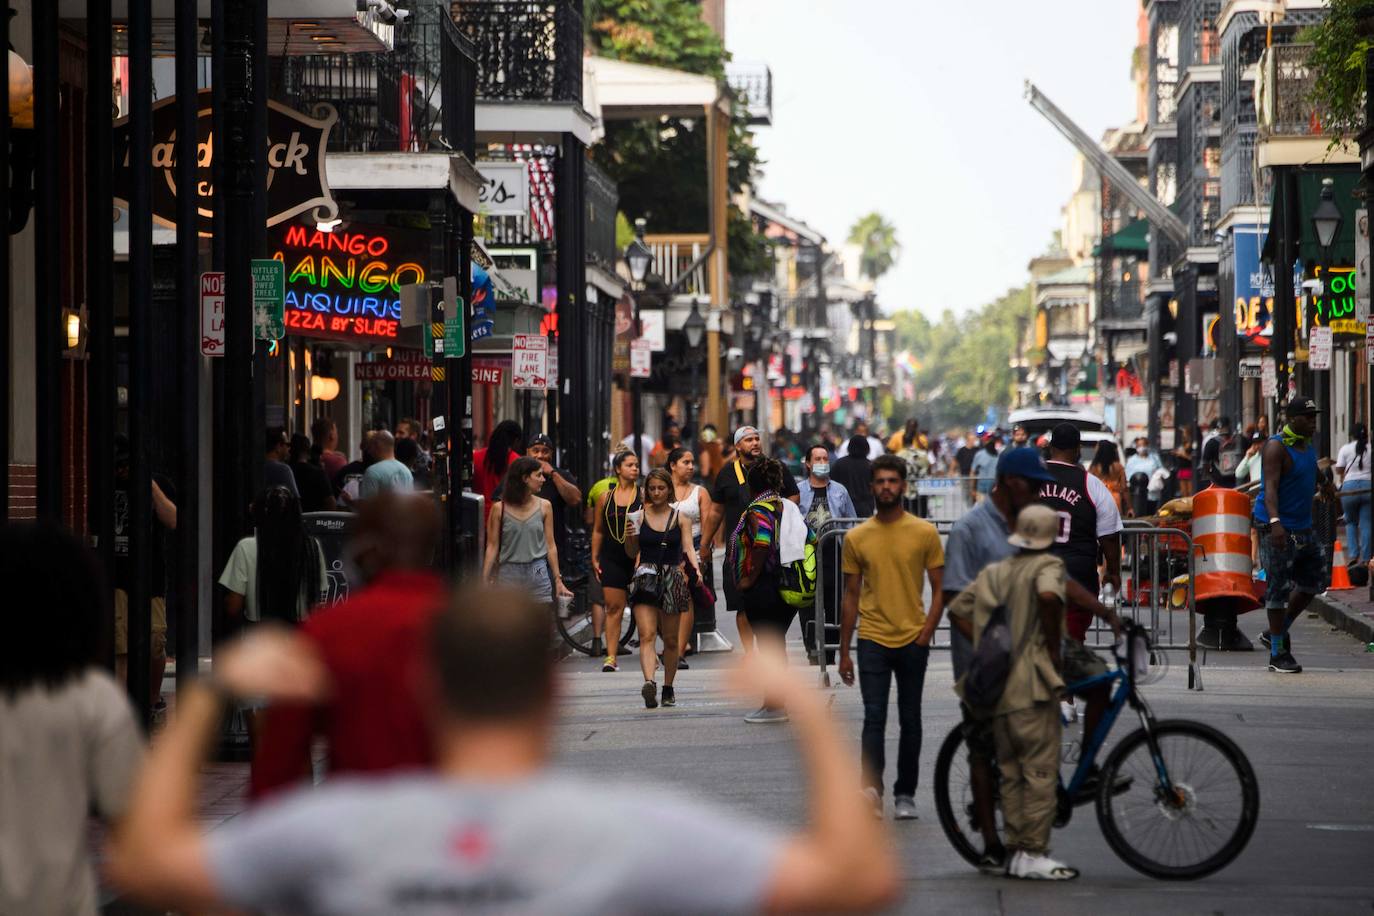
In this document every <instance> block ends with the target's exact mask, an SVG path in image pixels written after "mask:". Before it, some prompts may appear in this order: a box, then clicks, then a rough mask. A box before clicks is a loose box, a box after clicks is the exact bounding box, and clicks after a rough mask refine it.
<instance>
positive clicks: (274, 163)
mask: <svg viewBox="0 0 1374 916" xmlns="http://www.w3.org/2000/svg"><path fill="white" fill-rule="evenodd" d="M210 101H211V94H210V90H209V89H202V90H200V93H199V94H198V95H197V98H196V113H197V114H196V126H197V131H196V134H197V136H196V212H197V213H198V214H199V217H200V218H199V224H198V226H197V231H198V233H199V234H200V235H203V236H208V235H211V234H212V230H211V221H212V219H213V218H214V210H213V206H214V204H213V201H214V196H215V188H214V180H213V178H212V177H211V176H212V170H211V166H212V164H213V162H214V157H215V140H216V138H215V137H214V134H213V130H212V125H213V123H214V118H213V117H212V109H211V105H210ZM315 115H316V117H313V118H312V117H308V116H306V115H303V114H301V113H300V112H298V111H293V110H291V109H290V108H287V107H286V106H284V105H279V104H278V103H276V102H270V101H269V102H268V103H267V225H269V226H275V225H276V224H277V223H280V222H283V221H285V220H288V219H290V218H291V217H293V216H297V215H299V214H301V213H304V212H305V211H307V210H313V213H312V214H311V218H312V219H314V220H316V221H317V222H325V221H328V220H332V219H334V218H335V217H337V216H338V215H339V205H338V204H337V203H336V202H335V201H334V195H333V193H332V192H330V190H329V182H328V179H327V178H326V176H325V170H324V154H325V148H326V147H327V146H328V145H329V131H330V129H331V128H332V127H333V126H334V122H335V121H336V120H338V113H337V112H336V111H335V110H334V107H333V106H332V105H327V104H324V103H321V104H319V105H316V106H315ZM176 122H177V110H176V98H175V97H172V98H167V99H163V100H162V101H160V102H158V103H157V104H156V105H154V106H153V154H152V161H151V162H150V163H149V164H150V165H151V166H152V169H153V182H152V185H153V201H152V203H153V219H155V220H157V221H158V222H159V223H162V224H163V225H166V226H175V225H176V201H177V183H176V172H175V166H176V153H177V143H176V136H177V124H176ZM113 139H114V197H115V200H116V201H118V202H119V203H120V204H123V205H124V206H126V207H127V206H128V205H129V194H130V188H131V184H132V182H131V181H130V177H131V176H130V172H129V139H130V136H129V119H128V118H121V119H120V120H118V121H116V122H115V124H114V138H113Z"/></svg>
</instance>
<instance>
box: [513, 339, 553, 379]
mask: <svg viewBox="0 0 1374 916" xmlns="http://www.w3.org/2000/svg"><path fill="white" fill-rule="evenodd" d="M510 357H511V365H510V383H511V387H512V388H537V389H540V390H542V389H544V388H545V387H546V386H547V384H548V377H549V341H548V339H547V338H545V337H541V336H540V335H538V334H515V335H512V337H511V351H510Z"/></svg>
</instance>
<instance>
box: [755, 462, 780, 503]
mask: <svg viewBox="0 0 1374 916" xmlns="http://www.w3.org/2000/svg"><path fill="white" fill-rule="evenodd" d="M747 479H748V481H749V492H750V493H752V494H753V495H755V496H757V495H758V494H760V493H766V492H769V491H772V492H774V493H778V492H781V491H782V481H783V470H782V462H781V461H779V460H778V459H776V458H760V459H759V460H758V461H756V462H754V466H753V467H751V468H750V469H749V476H748V478H747Z"/></svg>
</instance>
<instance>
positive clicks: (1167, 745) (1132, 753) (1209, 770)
mask: <svg viewBox="0 0 1374 916" xmlns="http://www.w3.org/2000/svg"><path fill="white" fill-rule="evenodd" d="M1154 737H1155V741H1156V743H1157V746H1158V748H1159V754H1160V758H1161V761H1160V762H1161V764H1162V767H1163V770H1164V772H1165V773H1167V775H1168V782H1169V783H1170V785H1171V787H1172V788H1171V790H1166V789H1165V788H1164V787H1163V786H1162V784H1161V782H1162V780H1161V778H1160V769H1159V767H1157V766H1156V765H1155V760H1154V754H1153V752H1152V751H1151V749H1150V742H1149V737H1148V736H1147V735H1146V733H1145V729H1143V728H1142V729H1138V730H1136V731H1134V732H1132V733H1131V734H1129V735H1127V736H1126V737H1125V739H1123V740H1122V742H1121V743H1120V744H1118V745H1117V746H1116V749H1115V750H1113V751H1112V754H1111V756H1110V757H1109V758H1108V759H1107V763H1106V765H1105V766H1103V768H1102V791H1101V793H1100V794H1099V795H1098V797H1097V820H1098V823H1099V824H1101V825H1102V833H1103V835H1104V836H1105V837H1106V838H1107V843H1108V845H1110V846H1111V847H1112V851H1113V852H1115V853H1116V854H1117V855H1118V856H1120V857H1121V859H1122V861H1124V862H1125V863H1126V864H1127V865H1129V866H1131V867H1132V868H1134V869H1135V870H1136V871H1139V872H1143V873H1144V874H1147V875H1149V876H1150V877H1152V878H1162V879H1165V880H1176V881H1183V880H1189V879H1193V878H1201V877H1204V876H1206V875H1210V874H1212V873H1213V872H1215V871H1217V870H1219V869H1221V868H1224V867H1225V866H1226V865H1228V864H1230V862H1231V861H1232V860H1233V859H1235V857H1236V856H1238V855H1240V852H1241V850H1242V849H1244V848H1245V844H1246V843H1248V842H1249V841H1250V835H1251V834H1252V833H1254V831H1255V822H1256V821H1257V820H1258V819H1259V783H1258V782H1256V780H1255V771H1254V770H1253V769H1251V767H1250V761H1249V760H1247V759H1246V758H1245V754H1244V753H1242V752H1241V749H1240V748H1239V747H1237V746H1236V744H1235V742H1234V741H1232V740H1231V739H1230V738H1228V737H1226V736H1225V735H1223V734H1222V733H1221V732H1219V731H1217V730H1216V729H1214V728H1212V727H1210V726H1207V725H1203V724H1202V723H1200V722H1187V721H1181V720H1173V721H1164V722H1159V723H1156V724H1155V726H1154ZM1122 777H1125V778H1126V779H1129V780H1130V784H1129V786H1127V787H1124V788H1123V787H1121V786H1120V785H1118V779H1120V778H1122ZM1113 787H1115V788H1116V791H1115V792H1113Z"/></svg>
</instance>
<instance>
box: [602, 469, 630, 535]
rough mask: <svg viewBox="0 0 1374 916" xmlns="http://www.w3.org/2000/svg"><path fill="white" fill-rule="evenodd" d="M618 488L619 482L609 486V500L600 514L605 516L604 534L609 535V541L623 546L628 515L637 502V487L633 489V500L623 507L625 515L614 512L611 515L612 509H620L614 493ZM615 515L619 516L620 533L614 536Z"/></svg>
mask: <svg viewBox="0 0 1374 916" xmlns="http://www.w3.org/2000/svg"><path fill="white" fill-rule="evenodd" d="M619 486H620V482H619V481H617V482H616V483H613V484H611V493H610V499H608V500H606V505H605V507H604V508H602V510H601V514H602V515H603V516H605V519H606V533H607V534H609V535H610V536H611V540H613V541H615V542H616V543H617V544H624V543H625V529H626V527H627V526H628V525H629V523H630V513H631V512H633V511H634V506H635V503H637V502H639V487H638V486H636V487H635V495H634V499H632V500H630V504H629V505H628V506H626V507H625V514H624V515H620V513H619V512H614V513H612V511H611V510H612V508H614V509H619V508H620V505H619V504H618V503H617V502H616V501H615V491H616V490H617V489H618V488H619ZM617 515H620V533H619V534H616V530H615V521H614V516H617Z"/></svg>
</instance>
